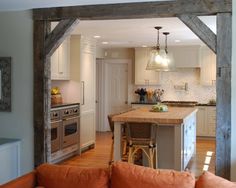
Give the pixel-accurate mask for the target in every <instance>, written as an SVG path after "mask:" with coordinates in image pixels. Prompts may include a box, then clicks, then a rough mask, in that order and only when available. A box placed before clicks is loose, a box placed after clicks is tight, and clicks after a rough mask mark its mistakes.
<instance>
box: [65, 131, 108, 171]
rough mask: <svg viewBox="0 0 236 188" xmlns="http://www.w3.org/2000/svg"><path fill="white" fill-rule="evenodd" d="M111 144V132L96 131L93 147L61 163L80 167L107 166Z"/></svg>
mask: <svg viewBox="0 0 236 188" xmlns="http://www.w3.org/2000/svg"><path fill="white" fill-rule="evenodd" d="M111 144H112V134H111V132H97V134H96V146H95V148H94V149H90V150H87V151H85V152H83V153H82V154H81V155H80V156H75V157H72V158H70V159H69V160H67V161H64V162H62V163H61V164H67V165H75V166H81V167H88V168H91V167H101V168H107V167H109V162H110V153H111Z"/></svg>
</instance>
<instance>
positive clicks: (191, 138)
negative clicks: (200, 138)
mask: <svg viewBox="0 0 236 188" xmlns="http://www.w3.org/2000/svg"><path fill="white" fill-rule="evenodd" d="M183 137H184V146H183V151H184V156H183V157H184V159H183V164H184V169H185V168H186V166H187V165H188V163H189V161H190V159H191V157H192V156H193V154H194V152H195V150H196V115H195V114H194V115H191V116H189V117H187V118H186V119H185V120H184V134H183Z"/></svg>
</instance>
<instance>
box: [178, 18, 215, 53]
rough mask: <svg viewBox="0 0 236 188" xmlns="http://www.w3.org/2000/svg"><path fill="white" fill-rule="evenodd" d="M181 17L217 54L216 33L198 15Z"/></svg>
mask: <svg viewBox="0 0 236 188" xmlns="http://www.w3.org/2000/svg"><path fill="white" fill-rule="evenodd" d="M179 19H180V20H181V21H182V22H183V23H184V24H185V25H186V26H187V27H188V28H189V29H191V31H192V32H193V33H195V34H196V35H197V36H198V37H199V38H200V39H201V40H202V41H203V42H204V43H205V44H206V45H207V46H208V47H209V48H210V49H211V50H212V51H213V52H215V54H216V35H215V33H214V32H213V31H212V30H211V29H210V28H209V27H208V26H207V25H206V24H205V23H204V22H203V21H201V20H200V19H199V18H198V17H197V16H196V15H190V14H188V15H186V14H184V15H180V16H179Z"/></svg>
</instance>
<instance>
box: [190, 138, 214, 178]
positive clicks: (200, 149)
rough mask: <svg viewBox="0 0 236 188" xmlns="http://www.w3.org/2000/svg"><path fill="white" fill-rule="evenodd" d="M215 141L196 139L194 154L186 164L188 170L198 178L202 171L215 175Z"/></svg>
mask: <svg viewBox="0 0 236 188" xmlns="http://www.w3.org/2000/svg"><path fill="white" fill-rule="evenodd" d="M215 145H216V144H215V139H213V138H212V139H209V138H197V146H196V154H195V156H194V157H193V158H192V159H191V161H190V162H189V164H188V167H187V168H188V169H189V170H190V171H191V172H194V174H195V176H196V177H198V176H200V175H201V174H202V172H203V169H205V170H208V171H209V172H212V173H215Z"/></svg>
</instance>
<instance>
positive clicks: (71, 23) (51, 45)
mask: <svg viewBox="0 0 236 188" xmlns="http://www.w3.org/2000/svg"><path fill="white" fill-rule="evenodd" d="M78 23H79V20H78V19H77V18H71V19H66V20H62V21H60V22H59V23H58V24H57V26H56V27H55V28H54V29H53V31H52V32H51V33H49V35H48V36H47V37H46V40H45V55H46V56H49V57H50V56H51V55H52V54H53V53H54V52H55V50H56V49H57V48H58V47H59V46H60V45H61V43H62V42H63V41H64V39H65V38H66V37H67V36H69V35H70V34H71V32H72V31H73V30H74V28H75V27H76V26H77V24H78Z"/></svg>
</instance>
